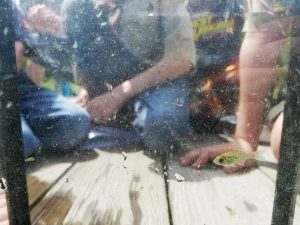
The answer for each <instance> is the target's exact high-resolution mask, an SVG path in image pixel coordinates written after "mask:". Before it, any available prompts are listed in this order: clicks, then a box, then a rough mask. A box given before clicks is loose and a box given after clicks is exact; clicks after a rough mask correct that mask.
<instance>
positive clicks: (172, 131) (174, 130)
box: [133, 79, 193, 152]
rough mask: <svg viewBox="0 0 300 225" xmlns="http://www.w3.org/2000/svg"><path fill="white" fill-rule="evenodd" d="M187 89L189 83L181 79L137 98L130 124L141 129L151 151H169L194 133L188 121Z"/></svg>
mask: <svg viewBox="0 0 300 225" xmlns="http://www.w3.org/2000/svg"><path fill="white" fill-rule="evenodd" d="M189 90H190V88H189V84H188V82H187V81H185V80H183V79H182V80H178V81H174V82H173V83H170V82H169V83H168V84H166V85H164V86H161V87H157V88H155V89H153V90H150V91H146V92H144V93H142V94H140V95H139V96H138V97H137V99H136V101H135V102H134V114H135V120H134V121H133V125H134V126H135V127H136V128H140V129H141V130H142V135H143V138H144V142H145V145H146V147H148V148H149V149H150V150H154V151H157V152H166V151H169V150H170V148H172V147H171V146H172V145H173V146H174V147H176V145H178V143H179V142H180V138H182V137H184V136H186V135H187V134H190V133H192V132H193V130H192V127H191V126H190V122H189Z"/></svg>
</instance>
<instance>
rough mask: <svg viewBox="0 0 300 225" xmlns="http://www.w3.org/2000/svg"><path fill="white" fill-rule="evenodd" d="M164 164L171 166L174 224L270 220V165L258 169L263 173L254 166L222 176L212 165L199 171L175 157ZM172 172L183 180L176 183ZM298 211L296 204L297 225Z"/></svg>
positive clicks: (212, 224) (262, 224)
mask: <svg viewBox="0 0 300 225" xmlns="http://www.w3.org/2000/svg"><path fill="white" fill-rule="evenodd" d="M269 153H270V151H269ZM267 154H268V153H267ZM271 154H272V153H271ZM273 160H274V159H273ZM271 161H272V160H271ZM273 162H274V161H273ZM168 163H169V165H170V166H169V168H171V169H169V170H168V196H169V201H170V209H171V217H172V222H173V224H174V225H182V224H185V225H194V224H200V225H202V224H206V225H223V224H230V225H235V224H236V225H241V224H243V225H248V224H249V225H252V224H256V225H265V224H270V223H271V216H272V209H273V199H274V190H275V183H274V179H273V176H274V171H275V176H276V170H275V169H274V168H271V167H270V168H269V167H264V169H262V171H267V173H263V172H262V171H261V170H260V169H256V170H253V171H251V172H249V173H246V174H240V175H226V174H224V173H223V171H222V170H221V169H216V168H215V169H213V168H211V169H201V170H199V171H197V170H194V169H191V168H183V167H181V166H180V165H179V164H178V163H177V160H176V159H169V162H168ZM274 164H275V163H274ZM274 164H271V165H273V166H274ZM275 165H276V164H275ZM175 173H178V174H180V175H182V176H183V177H185V179H186V180H185V181H183V182H178V181H177V180H176V179H175V177H174V174H175ZM299 212H300V209H299V205H298V204H297V209H296V214H295V225H296V224H297V225H300V224H299V223H300V214H299Z"/></svg>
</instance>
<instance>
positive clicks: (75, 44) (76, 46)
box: [73, 41, 78, 49]
mask: <svg viewBox="0 0 300 225" xmlns="http://www.w3.org/2000/svg"><path fill="white" fill-rule="evenodd" d="M73 48H74V49H76V48H78V43H77V41H75V42H74V44H73Z"/></svg>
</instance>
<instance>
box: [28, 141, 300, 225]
mask: <svg viewBox="0 0 300 225" xmlns="http://www.w3.org/2000/svg"><path fill="white" fill-rule="evenodd" d="M215 141H218V140H217V139H216V138H209V137H206V138H204V139H203V141H202V142H206V143H208V142H210V143H212V142H215ZM260 148H265V149H266V151H265V157H266V161H269V162H271V163H269V164H267V163H266V165H265V166H262V167H260V168H259V169H255V170H253V171H251V172H249V173H246V174H240V175H225V174H224V173H223V171H222V170H220V169H215V168H207V169H201V170H199V171H196V170H193V169H190V168H182V167H180V166H179V165H178V163H177V161H176V159H173V158H169V159H168V160H167V162H166V163H165V164H166V165H163V162H160V161H157V160H155V159H153V158H150V157H148V156H146V155H145V154H144V152H143V151H142V150H132V151H131V152H128V151H127V152H126V153H127V159H126V160H124V156H123V155H122V154H121V151H103V150H95V151H93V152H81V153H75V154H73V155H72V156H68V157H67V156H64V157H56V158H52V157H45V158H42V159H37V161H36V162H34V163H32V165H29V169H28V189H29V199H30V206H31V219H32V223H33V224H38V225H48V224H49V225H59V224H67V225H92V224H96V225H171V224H173V225H196V224H197V225H204V224H205V225H253V224H255V225H267V224H270V222H271V215H272V207H273V197H274V188H275V179H276V168H275V167H276V164H275V163H274V162H275V159H274V157H273V155H272V153H271V151H270V150H269V149H268V148H269V147H263V146H261V147H260ZM45 162H46V163H45ZM274 165H275V166H274ZM175 173H178V174H180V175H182V176H183V177H184V178H185V181H182V182H178V180H177V179H176V178H175V176H174V175H175ZM299 191H300V190H299ZM294 224H295V225H300V199H299V197H298V199H297V206H296V213H295V219H294Z"/></svg>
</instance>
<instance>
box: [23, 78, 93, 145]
mask: <svg viewBox="0 0 300 225" xmlns="http://www.w3.org/2000/svg"><path fill="white" fill-rule="evenodd" d="M23 78H24V77H23ZM19 93H20V101H21V112H22V115H23V117H24V119H25V121H26V123H27V124H28V126H29V127H30V129H31V130H32V132H33V133H34V135H35V136H36V137H37V138H38V139H39V140H40V141H41V144H42V147H43V148H46V149H53V148H56V149H71V148H73V147H75V146H77V145H79V144H80V143H81V142H82V141H83V140H84V139H85V138H86V137H87V135H88V132H89V130H90V118H89V115H88V114H87V112H86V111H85V110H84V109H82V108H81V107H79V106H77V105H76V104H75V103H72V102H71V101H70V100H69V99H67V98H65V97H63V96H61V95H58V94H57V93H55V92H54V91H51V90H49V89H45V88H42V87H38V86H36V85H34V84H33V83H31V82H30V81H28V80H27V81H26V82H22V83H21V84H20V86H19Z"/></svg>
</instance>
